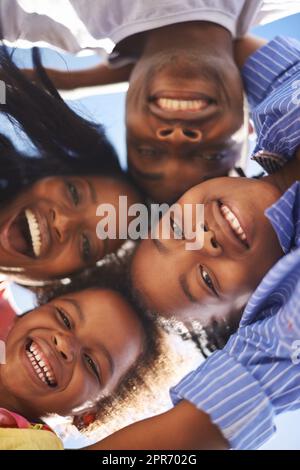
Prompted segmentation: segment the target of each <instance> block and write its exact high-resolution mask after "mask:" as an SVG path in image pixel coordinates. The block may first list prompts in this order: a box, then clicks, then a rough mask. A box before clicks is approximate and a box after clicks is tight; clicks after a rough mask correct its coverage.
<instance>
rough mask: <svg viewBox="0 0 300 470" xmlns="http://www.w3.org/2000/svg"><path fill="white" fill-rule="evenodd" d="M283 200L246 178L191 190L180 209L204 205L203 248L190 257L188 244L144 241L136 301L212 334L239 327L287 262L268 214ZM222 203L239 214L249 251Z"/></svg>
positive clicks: (136, 267) (136, 261)
mask: <svg viewBox="0 0 300 470" xmlns="http://www.w3.org/2000/svg"><path fill="white" fill-rule="evenodd" d="M279 197H280V194H279V191H278V190H277V189H276V188H275V187H274V186H271V185H270V183H267V182H266V181H263V180H262V181H258V180H251V179H246V178H218V179H214V180H210V181H207V182H205V183H202V184H200V185H198V186H195V187H194V188H192V189H190V190H189V191H187V192H186V193H185V194H184V195H183V196H182V197H181V198H180V199H179V201H178V203H179V204H180V205H183V204H187V203H188V204H195V203H198V204H199V203H201V204H204V219H205V230H206V231H205V232H204V246H203V248H202V249H199V250H193V251H191V250H187V249H186V240H184V239H181V240H178V239H177V240H176V239H174V238H173V239H169V240H167V239H162V238H159V239H158V240H151V239H150V238H149V239H147V240H143V241H142V242H141V243H140V245H139V247H138V249H137V251H136V253H135V256H134V258H133V261H132V266H131V277H132V282H133V287H134V289H135V290H136V293H137V295H138V296H139V297H140V298H141V300H142V301H143V303H144V304H145V305H146V306H147V307H148V308H149V309H151V310H153V311H155V312H157V313H159V314H161V315H163V316H165V317H173V316H175V317H177V318H178V319H179V320H183V321H185V320H186V321H190V320H195V319H197V320H198V321H201V323H202V324H203V326H205V327H206V328H210V327H212V326H216V325H219V326H221V325H224V326H225V324H226V325H227V326H231V327H235V326H236V325H237V323H238V321H239V319H240V315H241V309H242V308H243V307H244V305H245V303H246V302H247V300H248V299H249V296H250V295H251V293H252V292H253V291H254V289H255V288H256V287H257V285H258V284H259V282H260V281H261V279H262V278H263V276H264V275H265V273H266V272H267V271H268V270H269V269H270V268H271V266H272V265H273V264H274V263H275V262H276V261H277V260H278V259H279V258H280V256H282V251H281V248H280V245H279V242H278V240H277V237H276V234H275V232H274V230H273V228H272V226H271V224H270V222H269V221H268V219H267V218H266V217H265V215H264V211H265V209H266V208H267V207H269V206H270V205H271V204H273V203H274V202H275V201H276V200H277V199H278V198H279ZM220 203H222V204H223V205H227V206H229V207H230V208H231V210H232V211H233V212H234V214H235V215H236V216H237V218H238V220H239V222H240V225H241V226H242V228H243V230H244V232H245V233H246V236H247V240H248V244H249V246H248V247H247V246H246V245H245V244H244V243H243V242H242V241H241V240H240V239H239V238H238V237H237V235H235V233H234V232H233V230H232V228H231V226H230V224H229V223H228V222H227V220H226V219H225V217H224V216H223V215H222V211H221V208H220ZM164 217H170V215H169V213H166V215H164ZM161 224H162V220H161V221H160V226H161ZM160 236H161V234H160Z"/></svg>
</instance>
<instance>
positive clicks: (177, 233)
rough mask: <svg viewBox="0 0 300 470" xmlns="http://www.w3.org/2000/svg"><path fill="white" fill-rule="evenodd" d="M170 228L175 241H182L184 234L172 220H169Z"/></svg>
mask: <svg viewBox="0 0 300 470" xmlns="http://www.w3.org/2000/svg"><path fill="white" fill-rule="evenodd" d="M170 226H171V229H172V231H173V233H174V235H175V237H176V238H177V239H181V240H182V239H183V238H184V233H183V230H182V229H181V227H180V226H179V225H178V224H177V223H176V222H175V221H174V220H173V219H172V218H170Z"/></svg>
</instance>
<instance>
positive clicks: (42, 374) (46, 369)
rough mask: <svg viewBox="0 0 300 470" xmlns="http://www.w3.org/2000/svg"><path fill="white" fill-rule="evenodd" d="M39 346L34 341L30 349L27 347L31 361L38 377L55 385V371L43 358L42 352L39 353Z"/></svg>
mask: <svg viewBox="0 0 300 470" xmlns="http://www.w3.org/2000/svg"><path fill="white" fill-rule="evenodd" d="M38 352H39V349H38V347H37V346H36V345H35V344H34V343H33V342H32V343H31V345H30V346H29V349H26V354H27V356H28V358H29V360H30V362H31V365H32V367H33V370H34V372H35V373H36V375H37V377H38V378H39V379H40V380H41V381H42V382H44V383H46V384H48V385H51V386H54V385H56V379H55V375H54V372H53V370H52V368H51V366H50V365H49V364H46V362H45V361H44V360H43V359H42V358H41V356H42V352H40V354H38Z"/></svg>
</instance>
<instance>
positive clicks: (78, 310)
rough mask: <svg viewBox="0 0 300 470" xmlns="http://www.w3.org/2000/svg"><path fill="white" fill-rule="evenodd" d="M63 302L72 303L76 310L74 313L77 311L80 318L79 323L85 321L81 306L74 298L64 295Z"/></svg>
mask: <svg viewBox="0 0 300 470" xmlns="http://www.w3.org/2000/svg"><path fill="white" fill-rule="evenodd" d="M63 300H64V301H65V302H69V303H70V304H72V305H73V307H74V308H75V310H76V313H77V316H78V318H79V320H80V322H81V323H84V322H85V318H84V315H83V312H82V310H81V307H80V305H79V303H78V302H77V300H75V299H70V298H67V297H64V299H63Z"/></svg>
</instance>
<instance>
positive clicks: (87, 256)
mask: <svg viewBox="0 0 300 470" xmlns="http://www.w3.org/2000/svg"><path fill="white" fill-rule="evenodd" d="M81 251H82V257H83V260H84V262H85V263H88V262H90V260H91V244H90V241H89V239H88V237H87V236H86V235H82V246H81Z"/></svg>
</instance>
